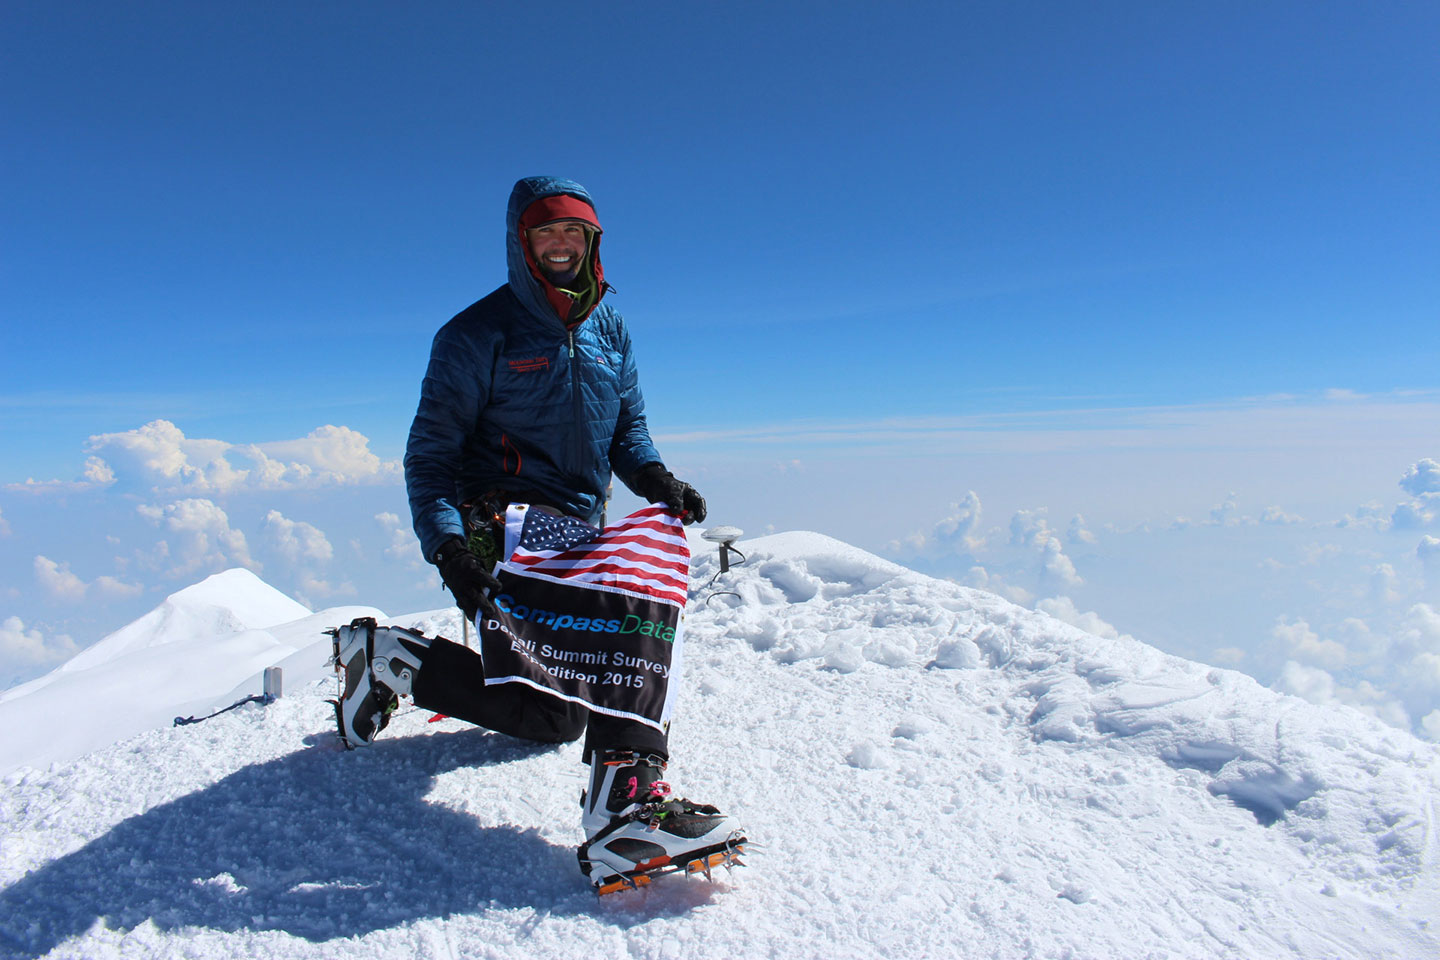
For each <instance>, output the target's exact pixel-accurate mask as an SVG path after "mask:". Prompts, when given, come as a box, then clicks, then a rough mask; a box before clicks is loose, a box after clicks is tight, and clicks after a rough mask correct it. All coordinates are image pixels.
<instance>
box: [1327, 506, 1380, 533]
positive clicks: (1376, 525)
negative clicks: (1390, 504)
mask: <svg viewBox="0 0 1440 960" xmlns="http://www.w3.org/2000/svg"><path fill="white" fill-rule="evenodd" d="M1335 526H1337V527H1341V528H1344V527H1369V528H1370V529H1372V530H1388V529H1389V528H1390V518H1389V517H1388V516H1386V514H1385V507H1384V505H1382V504H1381V503H1380V501H1378V500H1370V501H1367V502H1365V503H1362V504H1360V506H1359V507H1357V508H1356V509H1355V513H1354V514H1349V513H1347V514H1345V516H1343V517H1341V518H1340V519H1339V520H1337V521H1336V522H1335Z"/></svg>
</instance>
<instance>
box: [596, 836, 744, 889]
mask: <svg viewBox="0 0 1440 960" xmlns="http://www.w3.org/2000/svg"><path fill="white" fill-rule="evenodd" d="M737 833H738V832H737ZM747 843H748V841H747V840H746V839H745V838H744V837H743V836H739V835H731V837H730V838H729V839H727V840H726V841H725V842H724V843H719V844H715V845H714V846H710V847H702V848H701V849H699V850H692V851H689V852H688V853H686V854H685V855H684V856H683V857H680V858H672V857H668V856H664V855H661V856H658V857H655V858H653V859H650V860H642V861H641V862H639V863H637V864H636V865H635V867H634V869H632V870H626V871H624V872H623V873H617V874H612V875H609V876H606V877H603V878H602V879H601V880H600V881H599V882H597V883H596V884H595V892H596V893H597V894H598V895H600V896H602V897H603V896H606V895H607V894H612V893H619V892H620V891H622V890H639V889H640V888H641V887H646V886H649V885H650V883H651V882H652V881H653V880H655V879H657V878H658V877H663V876H666V875H668V874H672V873H682V872H683V873H684V874H685V875H686V877H697V876H703V877H704V878H705V879H707V880H712V881H713V880H714V879H715V876H714V872H715V871H716V870H719V869H720V868H721V867H724V868H725V869H726V870H730V869H732V868H734V867H743V866H745V862H744V861H743V860H741V859H740V855H741V854H743V853H745V848H746V844H747ZM595 867H596V869H597V870H598V869H599V868H600V864H596V865H595Z"/></svg>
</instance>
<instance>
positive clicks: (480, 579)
mask: <svg viewBox="0 0 1440 960" xmlns="http://www.w3.org/2000/svg"><path fill="white" fill-rule="evenodd" d="M601 236H602V230H601V227H600V220H599V217H598V216H597V215H596V213H595V207H594V204H593V203H592V201H591V199H590V194H589V193H588V192H586V190H585V188H584V187H582V186H580V184H578V183H576V182H574V181H573V180H562V179H559V178H556V177H527V178H525V179H523V180H521V181H520V182H518V183H517V184H515V188H514V190H513V191H512V192H511V194H510V204H509V208H508V210H507V214H506V237H505V242H506V259H507V261H508V265H509V281H508V282H507V283H506V284H504V285H503V286H501V287H500V288H499V289H497V290H495V291H494V292H493V293H491V294H490V295H489V296H487V297H485V298H484V299H482V300H480V301H478V302H477V303H474V304H472V305H471V306H470V307H468V308H466V309H465V310H463V311H461V312H460V313H459V314H458V315H457V316H456V317H454V319H452V320H451V321H450V322H449V323H447V324H445V326H444V327H442V328H441V329H440V332H439V333H437V334H436V335H435V340H434V343H433V344H432V347H431V354H430V365H429V368H428V369H427V370H426V373H425V380H424V382H423V383H422V385H421V388H420V404H419V407H418V409H417V410H416V413H415V420H414V423H413V424H412V425H411V428H410V438H409V441H408V443H407V445H406V449H405V483H406V487H407V490H408V493H409V497H410V509H411V514H412V516H413V518H414V524H415V533H416V536H418V537H419V539H420V546H421V548H422V549H423V550H424V552H425V557H426V559H427V560H429V561H430V562H431V563H433V564H435V565H436V567H438V568H439V571H440V575H441V578H442V579H443V580H444V582H445V585H446V586H447V587H448V588H449V589H450V590H451V592H452V593H454V595H455V601H456V603H457V604H458V605H459V607H460V608H461V610H463V611H464V613H465V617H466V619H467V620H471V621H473V620H475V618H476V613H477V611H478V610H480V609H482V608H486V607H489V606H491V605H492V604H493V603H494V602H495V601H493V600H492V599H491V597H492V595H497V596H498V594H497V589H496V588H497V587H498V586H499V584H498V581H497V580H496V579H495V577H494V575H493V572H492V571H493V570H494V566H495V563H496V561H497V560H499V559H502V555H503V550H504V533H505V519H504V518H505V515H506V512H507V508H508V507H509V505H510V504H512V503H515V504H528V505H530V510H531V511H532V512H533V511H534V510H536V509H538V510H541V511H545V512H548V513H551V514H554V515H555V516H556V517H557V518H559V519H563V518H566V517H569V518H574V519H575V520H580V521H584V523H586V524H592V525H599V524H602V523H603V517H604V510H605V504H606V501H607V500H608V499H609V493H610V484H611V477H612V475H614V476H618V477H620V478H621V480H623V481H624V482H625V483H626V484H627V485H628V486H629V487H630V489H631V490H633V491H634V492H635V493H636V494H637V495H638V496H640V497H642V498H644V499H645V500H647V501H648V502H650V503H659V504H664V505H665V506H666V507H668V508H669V509H670V510H671V511H673V513H674V514H676V515H678V516H679V517H680V518H681V519H682V520H683V521H684V522H686V523H690V522H694V521H698V520H704V519H705V501H704V499H703V498H701V496H700V495H699V494H698V493H696V491H695V489H694V488H693V487H691V486H690V485H689V484H687V483H684V482H682V481H680V480H677V479H676V478H675V477H674V476H673V475H672V474H671V473H670V471H669V470H667V469H665V466H664V464H663V462H662V461H661V459H660V454H659V453H658V452H657V451H656V450H655V446H654V444H653V443H652V442H651V440H650V432H649V428H648V427H647V425H646V422H645V402H644V399H643V398H642V396H641V393H640V383H639V375H638V373H637V370H636V367H635V358H634V352H633V350H632V348H631V344H630V336H629V333H628V332H627V330H626V327H625V322H624V320H623V319H622V318H621V316H620V314H619V313H618V312H616V311H615V310H614V309H612V308H611V307H610V306H609V305H608V304H604V303H602V302H601V301H602V299H603V298H604V296H605V294H606V292H607V291H608V290H609V287H608V286H607V285H606V283H605V273H604V268H603V267H602V266H601V263H600V239H601ZM371 627H372V628H371V629H368V630H365V629H362V630H351V631H349V632H346V633H345V634H344V638H345V640H344V644H343V645H342V644H341V643H340V642H338V641H337V658H338V660H339V662H340V664H341V665H342V666H343V667H344V669H345V674H346V688H345V693H344V695H343V697H342V699H341V702H340V703H339V704H338V705H337V713H338V715H339V722H340V735H341V737H342V738H343V739H344V740H345V742H346V743H347V744H349V745H350V746H352V747H357V746H363V745H365V744H368V743H370V742H371V741H372V740H373V739H374V737H375V735H376V734H377V733H379V732H380V730H382V729H383V728H384V727H385V725H386V722H387V720H388V710H389V709H393V706H394V703H395V702H396V697H397V696H399V695H407V694H408V695H410V696H412V697H413V698H414V700H415V703H416V704H417V705H419V706H421V707H424V708H426V709H430V710H434V711H437V712H439V713H444V714H446V715H448V716H451V717H456V718H458V719H461V720H467V721H469V722H472V723H475V724H478V725H481V726H484V727H487V728H489V729H492V730H497V731H500V732H502V733H506V734H510V735H511V736H516V737H523V738H526V739H530V740H539V741H545V742H564V741H569V740H575V739H577V738H579V737H580V736H581V734H582V733H583V734H585V736H586V742H585V748H584V756H585V760H586V762H587V763H588V764H589V765H590V777H589V786H588V788H587V789H586V791H585V795H584V797H583V798H582V802H581V805H582V813H581V823H582V827H583V829H584V832H585V837H586V843H585V844H584V845H582V847H581V848H580V866H581V869H582V870H583V871H584V872H585V874H586V875H587V876H589V877H590V879H591V881H592V882H593V883H595V885H596V886H597V887H600V888H601V889H602V892H603V890H604V889H606V888H607V887H613V886H614V885H615V884H616V883H620V884H622V885H623V884H624V883H626V882H627V880H628V881H629V882H630V883H631V884H632V885H633V879H632V878H633V877H637V876H639V875H640V874H641V873H643V872H644V869H645V868H644V865H645V864H649V863H657V864H658V863H667V864H668V863H672V862H673V863H675V864H680V865H684V864H687V863H690V862H698V861H697V860H696V858H703V859H705V860H706V862H709V861H708V858H709V857H711V856H719V857H720V860H721V862H724V861H725V860H726V858H727V857H728V856H729V855H730V853H731V852H732V849H733V848H734V847H735V845H736V839H735V838H737V837H739V836H740V834H739V832H738V831H737V830H736V829H735V825H734V823H733V822H732V821H731V819H730V818H729V817H726V816H723V815H721V814H720V812H719V811H718V810H716V809H715V808H714V807H712V806H709V805H705V804H695V803H691V802H690V801H688V800H683V799H676V798H675V797H673V796H670V788H669V786H668V785H667V784H666V783H665V781H664V780H662V779H661V774H662V773H663V771H664V769H665V766H666V763H667V762H668V739H669V736H668V725H660V726H651V725H647V724H644V723H640V722H637V721H636V720H633V719H628V718H626V717H621V716H611V715H607V714H602V713H600V712H598V711H596V712H592V711H590V710H589V709H587V708H586V707H585V706H583V705H580V704H578V703H575V702H572V701H570V700H565V699H561V698H559V697H557V696H552V695H551V694H549V693H546V692H544V691H541V690H536V689H533V688H531V687H528V686H524V685H521V684H516V683H496V684H492V685H489V686H487V685H486V683H485V680H486V677H485V668H484V661H483V659H482V658H481V656H480V655H479V654H478V653H476V652H475V651H473V650H470V649H469V648H467V647H464V646H462V645H460V644H457V643H453V642H451V641H449V640H446V639H444V638H434V639H430V638H426V637H424V636H421V635H419V634H416V633H414V632H413V631H405V630H401V629H398V628H388V627H385V628H379V629H374V628H373V627H374V625H373V623H372V625H371ZM615 851H621V852H623V853H624V855H623V856H617V855H616V854H615ZM717 851H718V853H717ZM627 858H628V859H627Z"/></svg>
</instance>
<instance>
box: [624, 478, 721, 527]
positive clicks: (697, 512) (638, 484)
mask: <svg viewBox="0 0 1440 960" xmlns="http://www.w3.org/2000/svg"><path fill="white" fill-rule="evenodd" d="M630 489H632V490H634V491H635V492H636V493H638V494H639V495H640V496H642V497H644V498H645V499H646V500H648V501H650V502H651V503H663V504H665V506H667V507H669V508H670V509H671V510H674V511H675V512H676V513H678V514H680V519H681V520H682V521H684V522H685V523H697V522H700V521H703V520H704V519H705V498H704V497H702V496H700V494H699V493H697V492H696V491H695V488H694V487H692V486H690V484H688V483H686V482H685V481H684V480H676V479H675V474H673V473H671V472H670V471H669V470H666V469H665V464H663V463H647V464H645V466H643V467H641V468H640V469H639V470H637V471H635V476H633V477H631V478H630Z"/></svg>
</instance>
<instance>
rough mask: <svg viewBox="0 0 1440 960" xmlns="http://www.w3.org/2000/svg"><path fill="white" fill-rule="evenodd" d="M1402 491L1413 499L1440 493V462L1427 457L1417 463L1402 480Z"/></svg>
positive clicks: (1406, 472)
mask: <svg viewBox="0 0 1440 960" xmlns="http://www.w3.org/2000/svg"><path fill="white" fill-rule="evenodd" d="M1400 489H1402V490H1404V491H1405V492H1406V493H1408V494H1410V495H1411V496H1412V497H1423V496H1424V495H1425V494H1427V493H1440V462H1436V461H1434V460H1431V459H1430V458H1429V457H1426V458H1425V459H1423V460H1421V461H1419V462H1418V463H1416V464H1415V465H1414V466H1413V467H1411V468H1410V469H1409V470H1407V471H1405V475H1404V476H1403V477H1401V478H1400Z"/></svg>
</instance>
